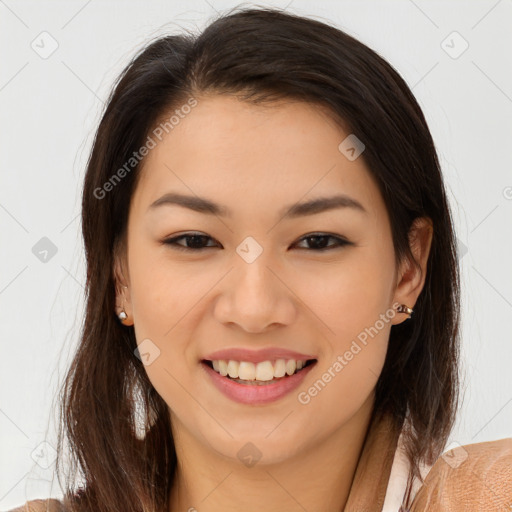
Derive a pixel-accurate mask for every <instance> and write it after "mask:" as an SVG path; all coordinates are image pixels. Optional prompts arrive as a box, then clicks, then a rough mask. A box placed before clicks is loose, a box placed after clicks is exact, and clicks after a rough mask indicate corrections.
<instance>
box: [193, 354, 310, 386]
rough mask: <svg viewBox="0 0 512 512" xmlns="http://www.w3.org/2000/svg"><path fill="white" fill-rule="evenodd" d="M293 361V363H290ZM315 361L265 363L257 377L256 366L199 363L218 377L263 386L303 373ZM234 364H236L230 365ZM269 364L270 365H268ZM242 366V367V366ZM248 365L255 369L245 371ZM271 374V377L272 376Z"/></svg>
mask: <svg viewBox="0 0 512 512" xmlns="http://www.w3.org/2000/svg"><path fill="white" fill-rule="evenodd" d="M292 361H293V362H292ZM316 362H317V360H316V359H307V360H306V361H294V360H291V359H290V360H288V361H286V360H284V359H281V360H279V359H277V360H275V361H272V362H270V361H265V362H264V363H263V364H262V366H263V368H261V366H260V368H261V369H260V372H259V375H258V365H254V364H253V363H244V362H242V363H240V362H238V361H225V360H220V361H210V360H208V359H203V360H202V361H201V363H203V364H204V365H206V366H208V367H209V368H211V369H212V370H213V371H215V372H217V373H218V374H219V375H220V376H222V377H225V378H227V379H229V380H231V381H233V382H237V383H239V384H243V385H248V386H251V385H252V386H265V385H269V384H272V383H275V382H279V381H281V380H283V379H287V378H289V377H291V376H292V375H296V374H297V373H299V372H301V371H303V370H304V369H305V368H308V367H309V366H312V365H314V364H315V363H316ZM232 363H236V364H232ZM269 363H270V364H269ZM243 365H244V366H243ZM249 365H253V366H255V369H254V370H253V369H252V368H251V369H249V370H248V369H247V367H248V366H249ZM272 373H273V375H272Z"/></svg>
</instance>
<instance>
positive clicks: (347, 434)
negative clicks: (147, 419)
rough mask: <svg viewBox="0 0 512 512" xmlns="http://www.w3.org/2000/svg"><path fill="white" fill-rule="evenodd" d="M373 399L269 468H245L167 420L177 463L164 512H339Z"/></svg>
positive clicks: (180, 425) (364, 432) (346, 492)
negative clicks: (167, 508) (311, 443)
mask: <svg viewBox="0 0 512 512" xmlns="http://www.w3.org/2000/svg"><path fill="white" fill-rule="evenodd" d="M372 407H373V396H371V397H370V398H369V399H368V400H367V402H365V404H363V406H362V407H361V408H360V409H359V410H358V411H357V412H356V414H355V415H354V416H352V418H351V419H350V420H349V421H348V422H347V423H345V424H344V425H342V426H340V428H338V429H337V430H335V431H333V432H332V433H331V434H330V435H329V436H328V437H327V438H325V439H322V440H319V441H318V442H317V443H315V444H314V445H312V446H311V447H310V448H309V449H305V450H301V451H300V452H298V453H294V454H293V455H292V456H290V457H288V458H286V459H285V460H282V461H280V462H279V463H274V464H265V465H262V464H259V463H256V464H255V465H253V466H251V467H247V466H245V465H244V464H242V463H241V461H240V460H238V459H232V458H228V457H223V456H222V455H219V454H218V453H217V452H214V451H212V450H211V448H209V447H207V446H205V445H204V444H202V443H200V442H199V441H198V440H197V439H195V438H194V437H193V436H192V435H191V434H190V432H189V431H188V430H187V429H185V428H184V426H183V425H182V424H180V422H179V421H177V419H176V418H175V417H172V424H173V437H174V439H175V447H176V456H177V460H178V465H177V470H176V474H175V481H174V484H173V489H172V493H171V501H170V511H169V512H178V511H179V512H181V511H183V512H196V511H198V512H221V511H222V512H235V511H236V512H239V511H240V510H264V511H265V512H278V511H279V512H282V510H286V511H289V512H304V510H308V511H310V512H313V511H326V510H328V511H342V510H343V509H344V507H345V504H346V502H347V500H348V497H349V494H350V490H351V485H352V482H353V479H354V474H355V472H356V468H357V465H358V461H359V458H360V455H361V452H362V449H363V445H364V442H365V436H366V434H367V431H368V427H369V422H370V418H371V411H372Z"/></svg>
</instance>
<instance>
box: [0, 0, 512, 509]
mask: <svg viewBox="0 0 512 512" xmlns="http://www.w3.org/2000/svg"><path fill="white" fill-rule="evenodd" d="M288 3H289V1H288V0H287V1H283V2H277V1H276V2H262V3H261V4H259V5H274V6H279V7H285V6H286V5H287V4H288ZM235 5H254V4H251V3H250V2H245V3H244V4H238V3H237V2H221V1H215V0H209V2H207V1H206V0H197V1H190V2H187V4H186V5H185V3H179V2H174V1H167V2H164V1H150V2H143V1H123V2H114V1H110V2H101V1H99V0H92V1H87V0H79V1H78V0H73V1H67V2H49V1H33V2H28V1H16V0H0V40H1V46H2V60H1V63H0V66H1V67H0V106H1V117H0V123H1V134H2V136H1V138H0V141H1V144H2V151H1V155H0V158H1V170H2V174H1V178H2V182H1V186H0V233H1V236H2V239H1V240H2V245H1V249H2V250H1V272H0V315H1V317H0V319H1V322H0V329H1V334H0V336H1V337H0V339H1V344H2V345H1V347H2V358H1V359H0V379H1V386H0V509H2V510H5V509H9V508H11V507H14V506H16V505H20V504H21V503H23V502H24V501H25V500H27V499H33V498H37V497H47V496H50V495H52V496H55V497H59V496H60V495H61V492H60V490H59V489H58V487H57V483H56V482H55V483H54V486H53V487H51V483H50V480H51V477H52V473H53V468H54V466H50V467H48V468H47V469H45V468H43V467H41V466H40V465H39V464H36V462H35V461H36V460H39V459H38V458H37V456H35V455H34V457H35V458H32V454H34V453H37V452H38V451H39V453H41V448H43V450H46V452H45V453H46V455H48V456H49V457H50V458H51V448H50V447H49V446H46V445H43V446H42V447H39V445H40V443H41V442H43V441H45V440H47V441H48V442H49V443H50V445H51V444H55V443H54V433H55V432H54V430H55V429H54V418H56V409H55V407H56V406H57V405H58V403H57V399H56V396H55V395H56V392H57V385H58V384H60V382H61V379H63V377H64V374H65V370H66V368H67V365H68V363H69V361H70V357H71V354H72V352H73V350H74V348H75V346H76V343H77V339H78V327H79V324H80V319H81V316H82V314H83V298H82V294H83V291H84V288H83V283H84V281H85V279H84V271H85V267H84V258H83V255H82V252H83V246H82V241H81V233H80V217H79V215H80V189H81V186H82V179H83V175H84V169H85V163H86V159H87V156H88V152H89V149H90V145H91V142H92V137H93V134H94V130H95V129H96V126H97V123H98V121H99V116H100V112H101V109H102V107H103V101H104V100H105V99H106V96H107V93H108V91H109V87H110V85H111V83H112V82H113V80H114V79H115V77H116V75H117V74H118V73H119V72H120V71H121V69H122V68H123V67H124V65H125V64H126V63H127V61H128V59H129V58H130V57H131V56H132V55H133V54H134V53H135V52H136V51H137V50H138V49H139V48H140V46H141V45H143V44H144V42H145V41H147V40H148V39H150V38H153V37H155V36H157V35H159V34H161V35H163V34H169V33H175V32H178V31H181V29H182V28H186V29H191V30H195V31H197V30H200V29H201V28H203V27H204V26H205V24H206V23H207V22H208V21H211V20H212V19H213V17H214V16H216V15H217V13H216V11H219V12H222V11H224V10H225V9H227V8H229V7H233V6H235ZM288 10H290V11H291V12H294V13H296V14H301V15H311V16H313V17H316V18H317V19H320V20H322V21H326V22H328V23H332V24H334V25H336V26H338V27H339V28H341V29H343V30H345V31H346V32H348V33H349V34H351V35H353V36H355V37H356V38H358V39H360V40H361V41H362V42H364V43H365V44H367V45H369V46H370V47H371V48H373V49H374V50H375V51H377V52H378V53H379V54H380V55H381V56H383V57H384V58H385V59H387V60H388V61H389V62H390V64H391V65H393V66H394V67H395V68H396V69H397V70H398V72H399V73H400V74H401V75H402V76H403V77H404V79H405V80H406V82H407V83H408V84H409V86H410V87H411V88H412V89H413V92H414V94H415V96H416V98H417V99H418V101H419V103H420V105H421V107H422V108H423V110H424V112H425V115H426V118H427V121H428V123H429V127H430V129H431V131H432V134H433V137H434V141H435V143H436V147H437V150H438V153H439V156H440V160H441V164H442V169H443V173H444V176H445V179H446V182H447V187H448V195H449V198H450V202H451V205H452V208H453V211H454V216H455V221H456V224H457V235H458V238H459V242H460V243H461V244H462V245H461V247H463V248H466V249H467V253H465V254H464V256H463V257H462V258H461V261H460V264H461V269H462V281H463V326H462V327H463V347H462V356H463V364H464V366H463V377H464V390H465V391H464V402H463V405H462V408H461V411H460V415H459V420H458V423H457V425H456V428H455V430H454V431H453V434H452V436H451V438H450V442H452V441H455V442H458V443H460V444H469V443H475V442H481V441H487V440H493V439H500V438H503V437H511V436H512V381H511V371H510V363H511V361H512V336H511V328H512V320H511V319H512V265H511V262H512V242H511V235H512V166H511V160H512V158H511V152H510V149H511V146H512V66H511V64H512V62H511V61H512V58H511V50H512V31H511V30H510V27H512V0H500V1H496V0H489V1H487V0H486V1H472V2H469V1H446V0H443V1H425V0H423V1H420V0H415V1H412V0H401V1H379V2H377V1H361V0H357V1H339V0H338V1H323V2H318V1H315V2H312V1H299V0H295V1H293V2H292V3H291V5H289V7H288ZM43 31H47V32H48V33H49V34H51V36H52V37H53V38H54V39H55V40H56V41H57V43H58V48H57V50H56V51H55V52H54V53H53V54H52V55H51V56H49V57H48V58H46V59H43V58H41V57H40V56H39V55H38V53H36V52H35V51H34V50H33V49H32V48H31V44H32V42H33V41H34V40H35V42H36V43H37V42H38V41H40V39H38V37H41V36H39V35H40V34H41V32H43ZM453 31H457V32H458V33H459V34H460V36H462V38H464V40H466V41H467V43H468V44H469V47H468V48H467V50H466V51H464V53H462V54H461V55H460V56H458V57H457V58H453V55H454V52H458V51H460V49H462V48H463V47H462V46H461V45H462V44H463V41H462V39H460V38H457V37H458V36H456V35H453V34H452V32H453ZM447 38H448V39H447ZM443 41H445V42H444V43H443ZM39 44H40V45H41V43H39ZM448 46H451V47H452V48H451V50H449V51H451V52H452V56H450V55H449V54H448V53H447V51H445V50H448ZM46 48H48V46H46ZM42 237H48V238H49V239H50V240H51V241H52V242H53V244H55V246H56V248H57V253H56V254H55V255H54V256H53V257H52V258H50V259H49V261H47V262H46V263H43V262H41V261H40V260H39V259H38V258H37V257H36V256H35V255H34V254H33V252H32V248H33V247H34V245H35V244H36V243H37V242H38V241H39V240H40V239H41V238H42ZM38 447H39V448H38ZM34 450H36V452H34Z"/></svg>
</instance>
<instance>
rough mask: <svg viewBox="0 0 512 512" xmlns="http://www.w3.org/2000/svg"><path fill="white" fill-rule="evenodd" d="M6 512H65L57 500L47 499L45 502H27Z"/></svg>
mask: <svg viewBox="0 0 512 512" xmlns="http://www.w3.org/2000/svg"><path fill="white" fill-rule="evenodd" d="M7 512H65V510H64V507H63V506H62V503H61V502H60V501H59V500H56V499H53V498H48V499H45V500H31V501H27V502H26V503H25V504H24V505H21V506H20V507H17V508H14V509H12V510H8V511H7Z"/></svg>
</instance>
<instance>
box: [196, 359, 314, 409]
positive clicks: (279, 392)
mask: <svg viewBox="0 0 512 512" xmlns="http://www.w3.org/2000/svg"><path fill="white" fill-rule="evenodd" d="M201 364H202V365H203V367H204V368H205V369H206V372H207V373H208V375H209V376H210V377H211V379H212V381H213V384H214V385H215V386H216V387H217V389H218V390H219V391H221V392H222V393H224V395H226V396H227V397H228V398H230V399H231V400H234V401H235V402H240V403H243V404H251V405H258V404H268V403H270V402H274V401H276V400H279V399H280V398H282V397H283V396H285V395H287V394H288V393H291V392H292V391H293V390H294V389H296V388H297V387H298V386H299V385H300V384H301V382H302V381H303V380H304V378H305V377H306V375H307V374H308V373H309V371H310V370H311V369H312V368H313V367H314V366H315V364H316V361H315V362H314V363H312V364H309V365H308V366H306V367H304V368H303V369H302V370H300V371H299V372H297V373H294V374H293V375H289V376H288V377H284V378H282V379H280V380H278V381H276V382H274V383H272V384H263V385H257V384H253V385H251V384H240V383H239V382H235V381H234V380H231V379H230V378H228V377H223V376H222V375H221V374H220V373H217V372H216V371H215V370H214V369H213V368H210V366H208V365H207V364H206V363H204V362H201Z"/></svg>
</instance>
